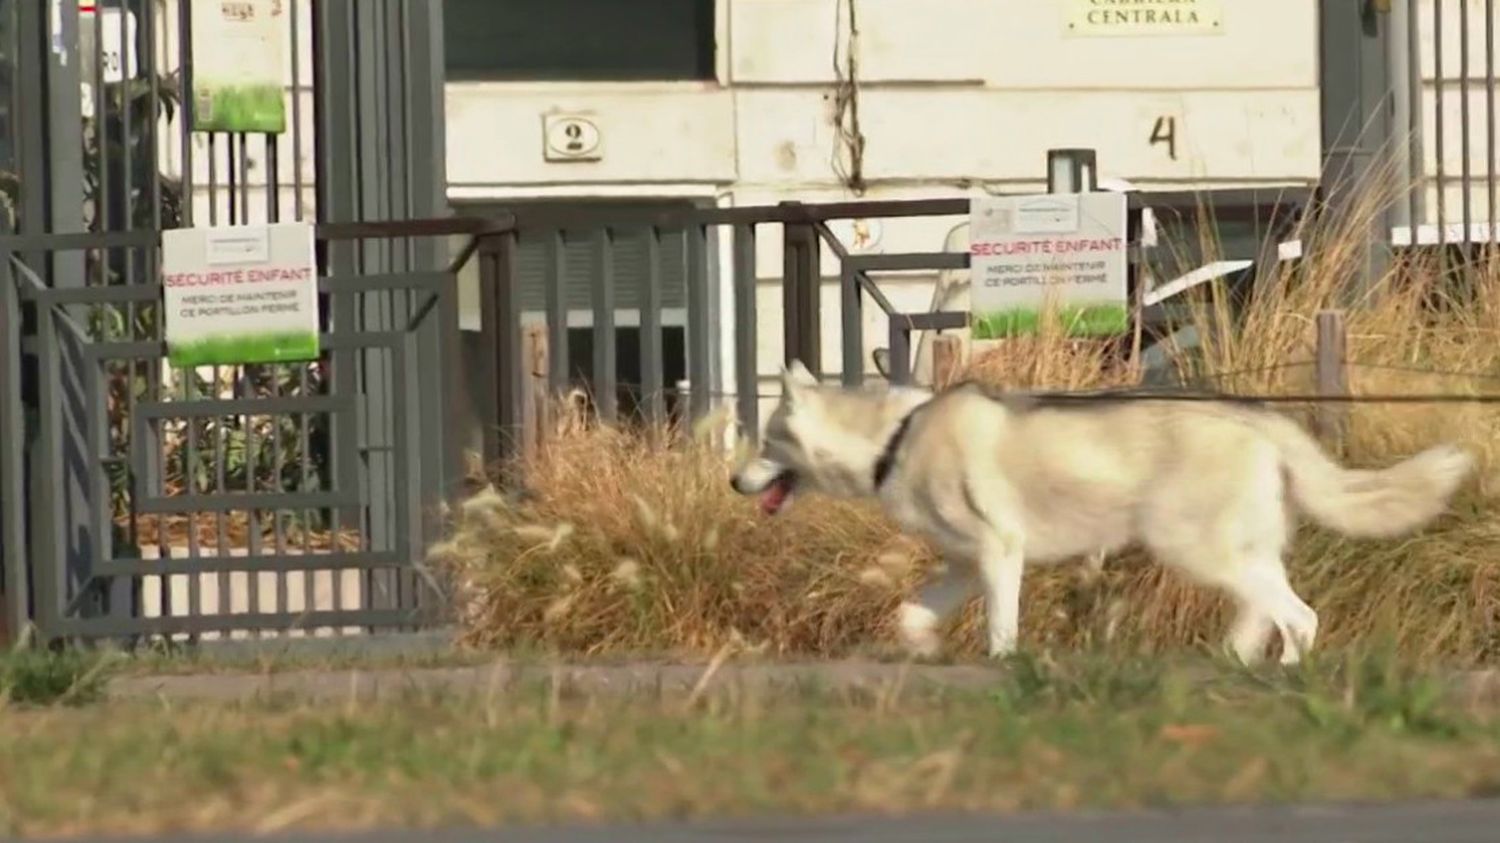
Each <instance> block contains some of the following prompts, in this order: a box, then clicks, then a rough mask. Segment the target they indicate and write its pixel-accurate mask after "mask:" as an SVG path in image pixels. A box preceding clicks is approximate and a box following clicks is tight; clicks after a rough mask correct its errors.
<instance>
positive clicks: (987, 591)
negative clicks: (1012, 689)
mask: <svg viewBox="0 0 1500 843" xmlns="http://www.w3.org/2000/svg"><path fill="white" fill-rule="evenodd" d="M1022 547H1023V545H1022V542H1021V540H1020V537H1019V536H1008V535H1003V534H998V533H997V534H996V535H995V536H994V537H992V538H991V539H989V540H988V541H986V542H985V547H984V553H983V554H982V555H981V557H980V559H979V574H980V578H981V579H983V580H984V598H985V599H984V602H985V606H984V609H985V620H986V622H987V625H988V627H989V634H990V656H992V657H1000V656H1006V655H1009V654H1011V653H1013V652H1015V649H1016V642H1017V641H1018V640H1019V639H1020V632H1021V571H1022V569H1023V568H1024V564H1025V563H1024V560H1023V557H1022Z"/></svg>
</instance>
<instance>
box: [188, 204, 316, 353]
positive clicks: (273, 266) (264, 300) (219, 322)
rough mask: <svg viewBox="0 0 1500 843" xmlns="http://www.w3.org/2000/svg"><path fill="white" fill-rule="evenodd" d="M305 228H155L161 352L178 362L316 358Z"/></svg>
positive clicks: (312, 261) (312, 257)
mask: <svg viewBox="0 0 1500 843" xmlns="http://www.w3.org/2000/svg"><path fill="white" fill-rule="evenodd" d="M314 242H315V241H314V234H313V226H312V225H311V224H309V223H301V222H292V223H278V224H275V225H246V226H234V227H229V228H179V229H171V230H168V231H164V232H162V240H161V250H162V290H163V304H164V306H165V308H166V337H167V356H168V359H169V360H170V361H171V363H172V365H174V366H179V367H190V366H207V365H235V364H240V363H276V362H282V361H289V360H312V359H316V358H317V356H318V270H317V257H316V252H315V248H314Z"/></svg>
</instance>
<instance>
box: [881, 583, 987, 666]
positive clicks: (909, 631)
mask: <svg viewBox="0 0 1500 843" xmlns="http://www.w3.org/2000/svg"><path fill="white" fill-rule="evenodd" d="M977 590H978V583H976V582H975V581H974V569H973V567H972V566H970V565H969V564H968V563H965V562H950V563H949V564H948V566H947V568H946V570H943V571H941V572H939V573H938V574H937V575H935V576H934V577H933V578H932V579H931V580H929V581H928V582H927V583H926V584H925V585H923V586H922V588H921V590H920V591H918V592H917V596H916V598H915V599H913V600H908V601H906V602H904V603H902V604H901V609H900V610H899V613H898V615H897V622H898V623H899V624H900V632H901V641H902V643H903V644H904V645H905V646H906V649H907V651H908V652H910V653H911V654H912V655H914V656H917V657H920V658H931V657H933V656H935V655H937V653H938V650H940V649H941V648H942V640H941V638H940V637H939V635H938V628H939V627H940V626H942V624H943V622H944V621H946V620H947V619H948V617H949V616H951V615H952V614H953V613H954V612H955V611H957V610H958V608H959V607H960V606H962V605H963V604H964V602H965V601H967V600H968V599H969V598H970V597H973V596H974V593H975V592H976V591H977Z"/></svg>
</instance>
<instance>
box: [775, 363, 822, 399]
mask: <svg viewBox="0 0 1500 843" xmlns="http://www.w3.org/2000/svg"><path fill="white" fill-rule="evenodd" d="M817 385H818V379H817V377H815V376H814V375H813V373H812V372H809V371H808V370H807V367H806V366H804V365H802V361H801V360H793V361H792V362H791V363H789V364H787V366H786V368H785V369H783V370H782V372H781V389H782V393H783V394H784V395H786V397H787V398H788V399H791V400H793V401H795V400H796V399H797V398H798V397H799V396H801V395H803V394H805V393H806V392H807V390H809V389H811V388H813V387H815V386H817Z"/></svg>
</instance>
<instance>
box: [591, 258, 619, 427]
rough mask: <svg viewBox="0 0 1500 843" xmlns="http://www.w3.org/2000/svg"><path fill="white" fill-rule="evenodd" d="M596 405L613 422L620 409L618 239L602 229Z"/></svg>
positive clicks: (597, 268) (596, 292) (597, 262)
mask: <svg viewBox="0 0 1500 843" xmlns="http://www.w3.org/2000/svg"><path fill="white" fill-rule="evenodd" d="M594 248H595V249H596V250H597V252H596V255H595V258H594V289H593V295H592V297H591V298H592V299H593V304H594V329H593V336H594V408H595V410H596V411H597V412H598V413H599V418H600V419H602V420H603V421H605V422H613V421H615V420H616V418H617V417H618V410H619V406H618V405H619V389H620V377H619V369H618V368H617V366H616V363H617V360H616V354H615V352H616V349H615V238H614V232H613V231H611V230H610V229H608V228H601V229H599V231H598V232H596V233H595V235H594Z"/></svg>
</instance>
